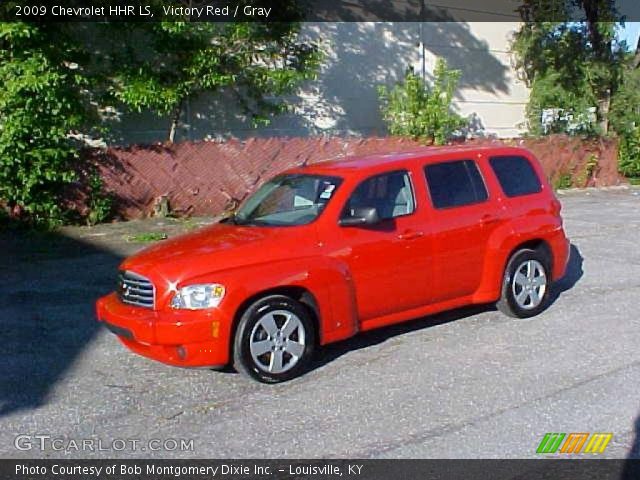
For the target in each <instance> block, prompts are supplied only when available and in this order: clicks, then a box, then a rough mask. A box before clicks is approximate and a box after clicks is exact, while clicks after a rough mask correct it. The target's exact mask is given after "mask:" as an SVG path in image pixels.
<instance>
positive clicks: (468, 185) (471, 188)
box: [424, 160, 489, 208]
mask: <svg viewBox="0 0 640 480" xmlns="http://www.w3.org/2000/svg"><path fill="white" fill-rule="evenodd" d="M424 173H425V176H426V177H427V184H428V185H429V193H430V195H431V201H432V202H433V206H434V207H435V208H448V207H461V206H463V205H471V204H473V203H480V202H484V201H485V200H486V199H487V198H489V195H488V193H487V188H486V187H485V185H484V182H483V181H482V176H481V175H480V171H479V170H478V166H477V165H476V162H474V161H473V160H456V161H453V162H444V163H435V164H433V165H427V166H425V167H424Z"/></svg>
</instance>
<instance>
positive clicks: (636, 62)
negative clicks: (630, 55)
mask: <svg viewBox="0 0 640 480" xmlns="http://www.w3.org/2000/svg"><path fill="white" fill-rule="evenodd" d="M638 67H640V38H638V45H637V46H636V56H635V57H634V59H633V68H638Z"/></svg>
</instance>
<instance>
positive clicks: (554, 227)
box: [97, 146, 569, 367]
mask: <svg viewBox="0 0 640 480" xmlns="http://www.w3.org/2000/svg"><path fill="white" fill-rule="evenodd" d="M514 155H517V156H521V157H524V158H526V159H527V160H528V161H529V162H530V163H531V166H532V167H533V169H534V170H535V172H536V174H537V176H538V177H539V179H540V182H541V187H540V190H539V191H538V192H537V193H534V194H530V195H524V196H515V197H511V198H510V197H507V196H506V195H505V194H504V192H503V190H502V189H501V185H500V183H499V182H498V179H497V177H496V174H495V172H494V171H493V170H492V168H491V166H490V164H489V158H490V157H492V156H514ZM459 159H471V160H472V161H473V162H475V163H476V164H477V167H478V169H479V171H480V174H481V176H482V178H483V181H484V184H485V186H486V190H487V192H488V198H487V199H486V200H485V201H482V202H479V203H475V204H472V205H466V206H462V207H457V208H444V209H437V208H434V205H433V202H432V201H431V197H430V191H429V186H428V184H427V181H426V179H425V174H424V170H423V168H424V167H425V166H426V165H431V164H436V163H439V162H448V161H454V160H459ZM391 171H406V172H408V175H409V177H410V179H411V184H412V189H413V194H414V197H415V209H414V211H413V212H412V213H411V214H408V215H404V216H400V217H398V218H394V219H393V222H388V223H389V225H385V226H384V227H381V228H353V227H351V228H349V227H345V226H341V225H340V222H339V219H340V216H341V214H342V212H343V210H344V208H345V202H346V201H347V199H348V198H349V196H350V195H351V194H352V192H353V191H354V189H355V188H356V187H357V186H358V185H359V184H360V183H361V182H362V181H363V180H365V179H367V178H370V177H372V176H376V175H379V174H383V173H385V172H391ZM288 173H292V174H298V173H300V174H317V175H330V176H332V177H339V178H340V179H341V184H340V186H339V188H337V189H336V191H335V193H334V194H333V198H332V199H331V201H330V202H329V203H328V204H327V206H326V208H325V209H324V211H322V213H321V214H320V215H319V216H318V218H316V219H315V220H314V221H313V222H311V223H308V224H305V225H299V226H287V227H281V226H271V227H270V226H255V225H251V226H247V225H234V224H232V223H218V224H215V225H213V226H210V227H206V228H204V229H202V230H200V231H197V232H194V233H189V234H187V235H184V236H180V237H176V238H173V239H169V240H166V241H163V242H160V243H158V244H156V245H154V246H151V247H150V248H147V249H145V250H143V251H141V252H140V253H138V254H136V255H134V256H132V257H130V258H127V259H126V260H125V261H124V262H123V263H122V265H121V270H123V271H131V272H135V274H138V275H141V276H144V277H146V278H147V279H149V280H150V281H151V282H152V284H153V288H154V293H155V297H154V303H153V305H152V306H151V307H140V306H134V305H130V304H127V303H123V302H122V301H121V300H120V298H119V296H118V295H117V294H116V293H115V292H114V293H111V294H109V295H107V296H105V297H103V298H100V299H99V300H98V302H97V316H98V319H99V320H101V321H103V322H105V323H106V324H107V325H108V326H109V327H110V328H111V330H112V331H114V332H115V333H116V334H117V335H118V337H119V338H120V340H121V341H122V343H124V344H125V345H126V346H127V347H128V348H129V349H131V350H133V351H134V352H137V353H139V354H141V355H144V356H146V357H149V358H152V359H155V360H159V361H161V362H164V363H167V364H171V365H176V366H182V367H201V366H221V365H226V364H227V363H229V362H230V360H231V356H230V355H231V349H232V346H233V338H234V334H235V329H236V326H237V324H238V319H239V317H240V315H241V314H242V312H243V310H244V309H246V307H247V305H249V304H250V303H251V302H252V301H254V300H255V299H257V298H260V297H261V296H265V295H268V294H273V293H282V294H284V295H293V296H296V297H297V298H302V299H303V301H304V302H305V303H306V304H307V305H309V306H310V308H312V309H313V311H314V313H315V318H316V322H317V324H316V328H317V332H316V333H315V338H316V339H317V342H318V343H319V344H321V345H324V344H328V343H331V342H336V341H338V340H343V339H346V338H349V337H351V336H352V335H355V334H356V333H358V332H359V331H364V330H369V329H373V328H378V327H382V326H385V325H390V324H394V323H398V322H403V321H405V320H409V319H415V318H417V317H420V316H423V315H427V314H433V313H436V312H440V311H443V310H448V309H452V308H455V307H460V306H464V305H469V304H481V303H487V302H494V301H496V300H498V299H499V298H500V295H501V289H502V280H503V276H504V273H505V268H506V266H507V262H508V261H509V258H510V256H511V255H512V254H513V252H515V251H517V250H518V249H519V248H521V247H522V246H532V247H539V246H543V247H544V248H545V250H546V251H547V252H548V253H549V263H550V273H549V276H550V280H557V279H559V278H560V277H562V276H563V274H564V272H565V268H566V265H567V261H568V254H569V243H568V241H567V239H566V237H565V234H564V231H563V227H562V220H561V217H560V203H559V202H558V200H557V199H556V198H555V196H554V193H553V191H552V189H551V187H550V186H549V184H548V183H547V182H546V180H544V178H545V177H544V174H543V172H542V170H541V167H540V165H539V163H538V162H537V160H536V159H535V158H534V157H533V155H532V154H531V153H530V152H528V151H527V150H524V149H520V148H513V147H506V146H497V147H496V146H491V147H466V146H461V147H442V148H427V149H423V150H421V151H417V152H411V153H398V154H388V155H373V156H364V157H352V158H346V159H342V160H337V161H328V162H323V163H317V164H313V165H310V166H304V167H300V168H296V169H292V170H289V171H288ZM213 282H215V283H216V284H221V285H224V288H225V291H226V294H225V296H224V298H223V300H222V301H221V303H220V304H219V305H218V306H217V307H215V308H209V309H202V310H180V309H175V308H173V307H172V306H171V298H172V296H173V295H174V294H175V292H176V291H177V290H178V289H179V288H180V287H181V286H182V285H186V284H194V283H213Z"/></svg>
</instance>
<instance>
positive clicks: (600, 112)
mask: <svg viewBox="0 0 640 480" xmlns="http://www.w3.org/2000/svg"><path fill="white" fill-rule="evenodd" d="M610 106H611V91H609V90H607V92H606V93H605V96H604V97H603V98H600V99H599V100H598V107H597V112H596V115H597V118H598V125H599V126H600V130H601V131H602V134H603V135H607V134H608V133H609V107H610Z"/></svg>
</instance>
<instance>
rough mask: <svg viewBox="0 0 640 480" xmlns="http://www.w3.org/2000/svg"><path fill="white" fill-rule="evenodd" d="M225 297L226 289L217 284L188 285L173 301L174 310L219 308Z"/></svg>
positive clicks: (179, 291)
mask: <svg viewBox="0 0 640 480" xmlns="http://www.w3.org/2000/svg"><path fill="white" fill-rule="evenodd" d="M222 297H224V287H223V286H222V285H218V284H217V283H209V284H202V285H187V286H186V287H182V288H181V289H180V290H178V292H177V293H176V294H175V295H174V296H173V298H172V299H171V306H172V307H173V308H186V309H188V310H198V309H201V308H214V307H217V306H218V304H219V303H220V301H221V300H222Z"/></svg>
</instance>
